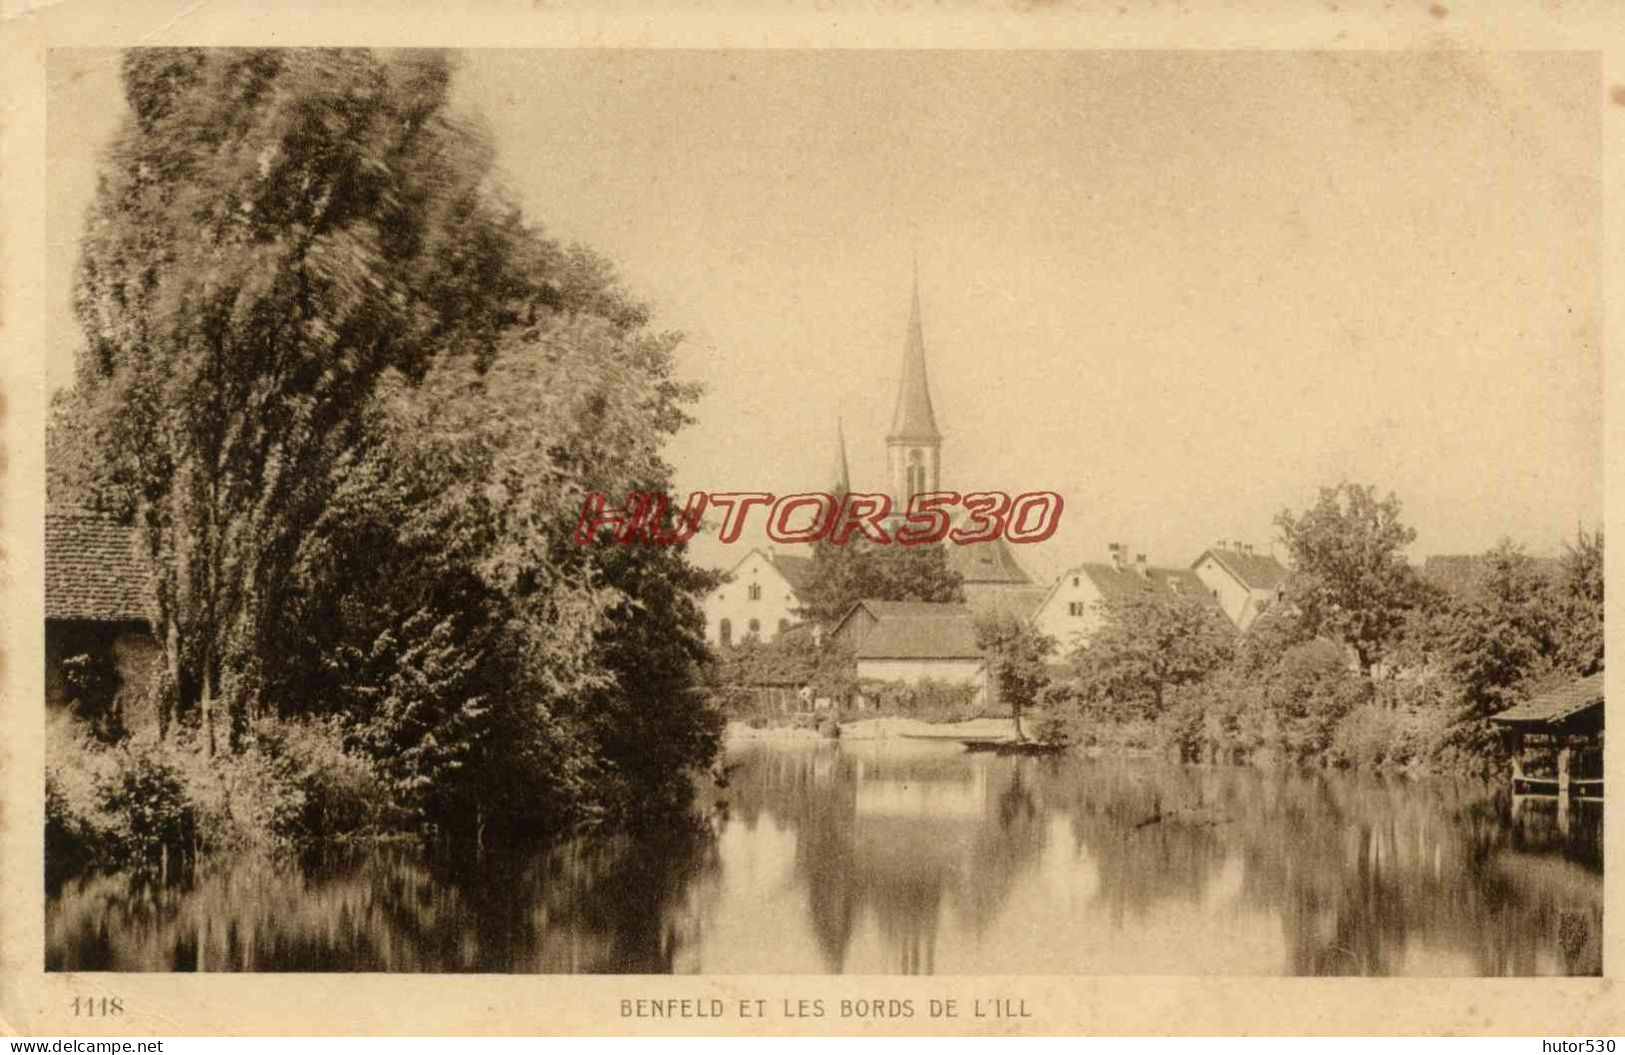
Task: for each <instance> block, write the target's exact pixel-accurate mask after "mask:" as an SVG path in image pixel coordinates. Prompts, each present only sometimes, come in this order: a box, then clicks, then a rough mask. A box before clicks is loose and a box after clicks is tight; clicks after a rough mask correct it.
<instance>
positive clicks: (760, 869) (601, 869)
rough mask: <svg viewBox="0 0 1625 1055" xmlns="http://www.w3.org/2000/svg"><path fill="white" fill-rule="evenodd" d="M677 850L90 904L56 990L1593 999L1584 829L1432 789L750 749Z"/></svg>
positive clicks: (361, 875)
mask: <svg viewBox="0 0 1625 1055" xmlns="http://www.w3.org/2000/svg"><path fill="white" fill-rule="evenodd" d="M732 761H733V763H734V764H735V766H736V768H735V769H734V771H733V774H732V779H731V781H730V786H729V788H728V789H727V790H726V791H719V790H716V789H707V790H706V792H705V793H704V794H703V795H702V797H701V801H700V802H699V804H698V806H697V814H698V815H697V818H696V819H695V820H694V821H693V822H692V823H688V824H672V825H667V826H664V827H663V828H661V829H660V831H659V832H658V833H657V834H653V835H644V836H641V837H637V838H633V837H629V836H615V837H596V838H594V837H588V838H582V839H578V840H575V841H573V842H571V843H568V844H565V845H562V846H557V847H553V848H551V849H549V850H545V851H536V852H530V853H522V854H521V853H515V854H509V855H503V854H487V855H486V856H485V857H484V858H482V859H479V860H474V859H472V858H467V857H465V858H460V859H440V858H437V857H435V856H434V855H430V854H426V853H424V852H423V851H422V850H420V849H419V848H417V847H415V846H405V845H390V846H383V847H369V848H352V849H348V850H344V851H330V852H328V853H325V854H315V855H311V856H309V857H307V858H306V859H305V860H303V861H297V862H280V863H277V862H267V861H259V860H254V859H245V860H240V861H217V862H205V863H204V864H203V865H201V866H200V867H199V868H198V870H197V871H196V873H195V874H194V875H192V876H189V877H187V878H186V879H184V880H182V881H177V882H173V883H170V884H156V883H153V882H151V881H150V880H148V879H145V878H143V877H140V876H135V875H127V874H122V875H103V876H93V877H82V878H80V879H76V880H71V881H69V882H68V883H66V884H64V885H63V887H62V889H61V890H60V891H58V892H56V893H55V894H54V895H53V896H52V897H51V898H50V899H49V901H48V907H47V945H48V947H47V963H48V967H50V968H51V969H67V970H98V969H100V970H109V969H110V970H303V971H323V970H327V971H331V970H365V971H495V972H506V971H514V972H536V973H567V972H638V973H665V972H696V971H703V972H709V973H757V972H841V971H846V972H862V973H897V974H916V973H934V972H936V973H943V972H947V973H984V972H985V973H995V972H1021V971H1030V972H1075V973H1133V972H1154V973H1214V972H1228V973H1255V974H1257V973H1262V974H1312V975H1337V974H1353V975H1361V974H1367V975H1376V974H1396V973H1410V974H1418V973H1421V974H1447V975H1448V974H1470V975H1477V974H1485V975H1501V974H1520V975H1527V974H1595V973H1599V972H1600V970H1601V952H1600V935H1601V922H1602V907H1601V905H1602V880H1601V864H1600V862H1601V843H1600V829H1601V825H1600V816H1599V815H1598V814H1600V810H1598V811H1595V812H1594V813H1593V814H1591V815H1588V816H1580V817H1576V818H1571V819H1570V820H1571V823H1570V826H1569V831H1568V832H1567V833H1562V832H1560V831H1559V830H1558V828H1557V825H1556V823H1555V818H1554V817H1543V816H1542V815H1541V814H1540V813H1539V811H1525V813H1524V814H1523V815H1521V816H1520V818H1519V820H1518V822H1517V823H1516V824H1514V823H1513V822H1512V820H1511V818H1510V811H1509V810H1508V809H1507V802H1506V800H1505V799H1504V797H1502V796H1500V795H1497V794H1495V793H1493V792H1492V791H1491V790H1490V789H1488V788H1485V787H1482V786H1475V785H1467V784H1457V783H1448V782H1413V781H1405V780H1384V779H1379V778H1374V777H1366V776H1355V775H1348V774H1339V773H1322V772H1293V773H1281V772H1263V771H1259V770H1254V769H1249V768H1241V767H1210V766H1176V765H1170V764H1164V763H1160V762H1156V761H1151V760H1128V761H1092V760H1089V759H1083V758H1059V759H1036V758H1029V759H1014V758H996V757H990V756H987V755H968V754H964V753H962V752H960V751H959V750H958V749H957V746H955V745H946V746H945V745H938V744H921V743H914V742H907V741H890V742H871V743H847V744H829V743H816V744H812V743H804V744H772V743H765V742H764V743H758V744H754V745H747V746H745V747H743V748H741V749H740V750H738V751H736V752H735V756H734V758H733V760H732Z"/></svg>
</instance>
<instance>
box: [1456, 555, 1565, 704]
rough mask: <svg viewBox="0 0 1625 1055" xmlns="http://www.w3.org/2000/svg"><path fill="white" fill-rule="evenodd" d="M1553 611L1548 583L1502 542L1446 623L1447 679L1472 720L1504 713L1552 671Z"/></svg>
mask: <svg viewBox="0 0 1625 1055" xmlns="http://www.w3.org/2000/svg"><path fill="white" fill-rule="evenodd" d="M1557 634H1558V610H1557V605H1556V598H1555V597H1554V596H1553V593H1552V588H1551V585H1550V580H1549V579H1547V578H1546V577H1545V576H1544V575H1542V574H1541V573H1540V571H1539V569H1538V568H1536V567H1535V564H1534V562H1533V561H1532V560H1530V559H1529V557H1528V556H1526V555H1525V554H1524V552H1523V550H1522V549H1521V548H1519V547H1518V546H1517V545H1515V544H1514V543H1513V542H1511V541H1510V540H1508V539H1503V540H1502V541H1501V542H1500V543H1499V544H1498V545H1497V546H1496V547H1495V548H1494V549H1492V550H1490V552H1489V553H1487V554H1485V556H1484V570H1483V573H1482V574H1481V575H1480V576H1479V577H1478V579H1477V581H1476V582H1475V583H1474V585H1473V587H1472V589H1470V590H1469V591H1468V592H1467V593H1466V594H1465V595H1464V596H1462V597H1459V598H1457V599H1456V600H1455V601H1454V602H1453V603H1452V605H1451V607H1450V610H1449V611H1448V613H1447V614H1446V615H1445V616H1444V617H1443V624H1442V630H1441V638H1442V641H1443V644H1444V650H1445V654H1446V656H1447V657H1448V658H1447V662H1448V664H1449V667H1450V671H1451V674H1452V675H1453V676H1454V678H1455V679H1456V681H1457V682H1458V683H1459V685H1460V686H1461V689H1462V692H1463V695H1464V697H1465V699H1466V702H1467V704H1468V707H1469V714H1470V715H1472V716H1474V717H1486V716H1488V715H1491V714H1494V713H1495V712H1496V711H1500V710H1504V709H1505V708H1506V707H1507V706H1509V705H1511V704H1512V703H1513V702H1515V701H1516V700H1517V699H1518V698H1520V697H1521V696H1522V695H1523V693H1524V690H1525V689H1526V688H1527V686H1528V685H1529V683H1530V682H1531V681H1533V680H1535V679H1538V678H1539V677H1541V676H1542V675H1543V674H1545V673H1546V672H1547V671H1549V670H1550V667H1551V662H1552V658H1553V656H1554V654H1555V653H1556V644H1557Z"/></svg>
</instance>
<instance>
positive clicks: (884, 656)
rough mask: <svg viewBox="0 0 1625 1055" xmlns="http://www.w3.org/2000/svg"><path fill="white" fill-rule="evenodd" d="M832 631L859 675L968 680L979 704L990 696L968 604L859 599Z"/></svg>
mask: <svg viewBox="0 0 1625 1055" xmlns="http://www.w3.org/2000/svg"><path fill="white" fill-rule="evenodd" d="M830 637H831V638H832V639H833V640H834V641H835V642H837V643H838V644H841V645H843V646H845V647H847V648H849V649H851V650H852V653H853V655H854V656H855V657H856V659H857V676H858V680H859V681H889V682H894V683H898V684H905V685H917V684H919V683H920V682H922V681H928V680H929V681H936V682H939V683H942V684H945V685H969V686H972V687H974V689H975V696H974V698H973V702H974V703H975V704H977V705H983V704H985V703H986V702H987V700H988V699H989V695H988V673H987V662H986V660H985V659H984V658H983V656H982V651H981V649H979V648H977V647H976V623H975V615H974V613H973V612H972V611H971V608H970V606H969V605H964V604H931V603H928V602H924V601H859V602H857V603H856V604H854V605H853V606H852V607H851V608H850V609H848V610H847V613H846V615H844V616H843V617H842V618H841V621H840V622H839V623H837V624H836V625H835V629H834V630H832V631H831V632H830Z"/></svg>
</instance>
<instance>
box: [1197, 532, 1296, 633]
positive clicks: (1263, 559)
mask: <svg viewBox="0 0 1625 1055" xmlns="http://www.w3.org/2000/svg"><path fill="white" fill-rule="evenodd" d="M1191 570H1192V571H1194V572H1195V573H1196V576H1197V578H1199V579H1201V580H1202V583H1203V585H1205V586H1206V587H1207V588H1208V590H1209V592H1210V593H1211V594H1212V596H1213V597H1214V598H1215V599H1217V600H1218V602H1219V607H1220V608H1223V609H1224V614H1225V615H1226V616H1228V617H1229V619H1230V622H1231V623H1233V624H1235V627H1236V629H1237V630H1240V631H1242V632H1243V633H1245V632H1246V631H1247V630H1248V629H1250V628H1251V627H1252V625H1253V623H1254V622H1256V621H1257V619H1258V617H1259V616H1261V615H1263V614H1264V612H1265V610H1267V609H1268V608H1269V606H1270V605H1272V604H1275V603H1276V602H1278V601H1280V600H1281V599H1282V598H1283V597H1285V595H1286V580H1287V575H1288V572H1287V570H1286V568H1285V566H1283V565H1282V564H1281V562H1280V561H1278V560H1276V559H1275V557H1274V555H1272V554H1268V553H1259V552H1258V551H1257V550H1255V549H1254V548H1253V547H1252V546H1250V545H1247V544H1245V543H1241V542H1230V543H1226V542H1222V541H1221V542H1220V543H1219V544H1218V545H1216V546H1214V547H1213V548H1211V549H1207V550H1204V551H1202V555H1201V556H1200V557H1197V558H1196V560H1195V561H1193V562H1192V563H1191Z"/></svg>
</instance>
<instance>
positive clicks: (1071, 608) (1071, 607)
mask: <svg viewBox="0 0 1625 1055" xmlns="http://www.w3.org/2000/svg"><path fill="white" fill-rule="evenodd" d="M1066 614H1067V615H1072V616H1081V615H1082V614H1083V602H1082V601H1068V602H1067V605H1066Z"/></svg>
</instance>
